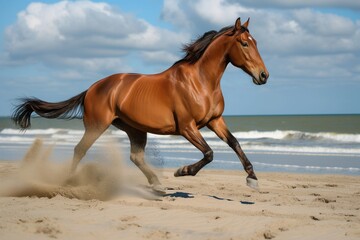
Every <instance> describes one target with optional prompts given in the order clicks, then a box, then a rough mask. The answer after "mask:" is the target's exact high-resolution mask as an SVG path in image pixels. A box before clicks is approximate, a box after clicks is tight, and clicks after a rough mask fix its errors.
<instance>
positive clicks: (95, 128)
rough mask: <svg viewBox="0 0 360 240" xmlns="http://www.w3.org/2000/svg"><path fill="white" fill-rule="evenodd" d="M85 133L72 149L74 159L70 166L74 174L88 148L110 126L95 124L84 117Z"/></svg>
mask: <svg viewBox="0 0 360 240" xmlns="http://www.w3.org/2000/svg"><path fill="white" fill-rule="evenodd" d="M84 125H85V133H84V135H83V137H82V139H81V140H80V142H79V143H78V144H77V145H76V147H75V148H74V157H73V160H72V165H71V172H72V173H74V172H75V170H76V167H77V165H78V164H79V162H80V160H81V159H82V158H83V157H84V156H85V154H86V152H87V151H88V150H89V148H90V147H91V146H92V145H93V144H94V142H95V141H96V139H98V138H99V137H100V136H101V134H103V133H104V131H105V130H106V129H107V128H108V127H109V125H110V124H99V123H98V124H95V123H94V122H92V121H89V119H87V118H86V117H84Z"/></svg>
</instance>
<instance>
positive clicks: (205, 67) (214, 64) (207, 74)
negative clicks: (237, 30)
mask: <svg viewBox="0 0 360 240" xmlns="http://www.w3.org/2000/svg"><path fill="white" fill-rule="evenodd" d="M219 38H220V37H219ZM221 41H222V40H221V39H216V40H215V41H214V42H213V43H211V44H210V45H209V46H208V48H207V49H206V51H205V52H204V54H203V56H202V57H201V58H200V59H199V60H198V62H196V64H195V65H196V67H197V68H198V71H199V72H201V74H200V76H201V79H199V80H200V81H202V82H204V83H206V84H207V85H209V87H210V88H212V89H213V90H215V89H217V88H220V80H221V77H222V75H223V73H224V71H225V69H226V66H227V64H228V63H229V62H228V60H227V58H226V54H227V47H226V44H222V43H221Z"/></svg>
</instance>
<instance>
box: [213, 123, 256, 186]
mask: <svg viewBox="0 0 360 240" xmlns="http://www.w3.org/2000/svg"><path fill="white" fill-rule="evenodd" d="M208 127H209V128H210V129H211V130H212V131H213V132H215V133H216V135H217V136H218V137H219V138H220V139H222V140H223V141H224V142H226V143H227V144H228V145H229V146H230V147H231V148H232V149H233V150H234V151H235V153H236V154H237V156H238V157H239V159H240V161H241V163H242V165H243V167H244V170H245V171H246V172H247V174H248V177H247V178H246V180H247V185H248V186H249V187H251V188H255V189H258V183H257V177H256V175H255V172H254V168H253V166H252V164H251V162H250V161H249V159H248V158H247V157H246V155H245V153H244V151H243V150H242V149H241V147H240V144H239V142H238V140H237V139H236V138H235V137H234V136H233V135H232V134H231V132H230V131H229V130H228V128H227V126H226V123H225V121H224V119H223V118H222V117H220V118H217V119H214V120H212V121H211V122H209V124H208Z"/></svg>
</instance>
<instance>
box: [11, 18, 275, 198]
mask: <svg viewBox="0 0 360 240" xmlns="http://www.w3.org/2000/svg"><path fill="white" fill-rule="evenodd" d="M248 25H249V19H248V20H247V21H246V22H245V23H244V24H243V25H242V24H241V21H240V18H238V19H237V20H236V22H235V25H234V26H230V27H225V28H223V29H221V30H220V31H219V32H217V31H210V32H207V33H205V34H204V35H203V36H202V37H200V38H199V39H197V40H196V41H194V42H193V43H191V44H189V45H186V46H185V47H184V51H185V53H186V54H185V57H184V58H183V59H181V60H179V61H177V62H176V63H174V65H173V66H171V67H170V68H169V69H167V70H165V71H164V72H162V73H158V74H153V75H145V74H133V73H123V74H115V75H111V76H109V77H106V78H104V79H102V80H99V81H98V82H96V83H95V84H93V85H92V86H91V87H90V88H89V89H88V90H86V91H84V92H82V93H80V94H79V95H77V96H75V97H73V98H70V99H69V100H66V101H63V102H58V103H49V102H45V101H42V100H39V99H37V98H26V99H22V104H20V105H19V106H17V107H16V109H15V111H14V113H13V116H12V118H13V120H14V122H15V123H16V124H17V125H19V126H20V127H21V128H22V129H26V128H28V127H30V116H31V113H32V112H35V113H37V114H38V115H40V116H41V117H45V118H68V119H70V118H75V117H78V116H79V115H82V117H83V122H84V126H85V132H84V136H83V137H82V139H81V141H80V142H79V143H78V144H77V146H76V147H75V149H74V157H73V162H72V171H74V170H75V169H76V166H77V165H78V163H79V161H80V160H81V159H82V158H83V157H84V155H85V154H86V152H87V150H88V149H89V148H90V147H91V145H92V144H93V143H94V142H95V141H96V139H97V138H99V137H100V135H101V134H102V133H103V132H104V131H105V130H106V129H107V128H108V127H109V126H110V125H114V126H115V127H117V128H119V129H121V130H123V131H125V132H126V133H127V135H128V137H129V139H130V142H131V155H130V159H131V160H132V161H133V162H134V163H135V164H136V166H138V167H139V168H140V170H141V171H142V172H143V173H144V175H145V176H146V177H147V179H148V182H149V183H150V184H151V185H152V186H153V188H154V190H156V191H162V188H161V186H160V182H159V180H158V177H157V176H156V174H155V173H154V172H153V171H152V170H151V169H150V168H149V166H148V165H147V164H146V163H145V161H144V150H145V145H146V140H147V132H149V133H154V134H165V135H181V136H183V137H185V138H186V139H187V140H188V141H189V142H190V143H192V144H193V145H194V146H195V147H196V148H197V149H199V150H200V151H201V152H202V153H203V155H204V157H203V159H201V160H200V161H198V162H196V163H194V164H191V165H188V166H183V167H181V168H179V169H178V170H177V171H176V172H175V174H174V175H175V176H176V177H178V176H186V175H192V176H194V175H196V174H197V172H198V171H199V170H200V169H201V168H203V167H204V166H205V165H206V164H208V163H210V162H211V161H212V160H213V151H212V150H211V148H210V147H209V145H208V144H207V143H206V141H205V140H204V138H203V137H202V135H201V133H200V131H199V129H201V128H202V127H205V126H206V127H208V128H209V129H211V130H212V131H214V132H215V133H216V135H217V136H218V137H219V138H220V139H221V140H223V141H225V142H226V143H227V144H228V145H229V146H230V147H231V148H232V149H233V150H234V151H235V152H236V154H237V156H238V157H239V159H240V161H241V163H242V165H243V167H244V170H245V171H246V172H247V174H248V176H247V185H248V186H250V187H253V188H257V187H258V184H257V178H256V175H255V173H254V170H253V166H252V164H251V163H250V161H249V160H248V158H247V157H246V155H245V154H244V152H243V151H242V149H241V147H240V144H239V143H238V141H237V139H236V138H235V137H234V136H233V135H232V134H231V133H230V131H229V130H228V128H227V126H226V124H225V121H224V119H223V117H222V114H223V111H224V98H223V95H222V92H221V88H220V80H221V77H222V75H223V73H224V71H225V68H226V66H227V65H228V63H231V64H233V65H234V66H236V67H238V68H241V69H242V70H243V71H245V72H246V73H248V74H249V75H250V76H251V77H252V80H253V82H254V83H255V84H257V85H261V84H265V83H266V80H267V79H268V77H269V73H268V71H267V69H266V67H265V65H264V62H263V60H262V59H261V56H260V54H259V52H258V49H257V46H256V40H255V39H254V38H253V37H252V36H251V35H250V33H249V30H248Z"/></svg>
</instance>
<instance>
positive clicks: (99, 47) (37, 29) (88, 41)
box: [5, 1, 186, 71]
mask: <svg viewBox="0 0 360 240" xmlns="http://www.w3.org/2000/svg"><path fill="white" fill-rule="evenodd" d="M185 37H186V36H185V35H184V34H183V33H178V32H171V31H168V30H165V29H161V28H158V27H155V26H153V25H151V24H149V23H147V22H146V21H144V20H142V19H137V18H135V17H134V16H132V15H129V14H125V13H122V12H120V11H118V10H116V9H114V8H113V7H112V6H110V5H109V4H107V3H95V2H91V1H76V2H72V1H71V2H70V1H61V2H58V3H54V4H45V3H31V4H30V5H29V6H28V7H27V8H26V9H25V10H24V11H22V12H20V13H19V14H18V17H17V21H16V22H15V23H14V24H12V25H11V26H9V27H8V28H7V29H6V32H5V52H6V56H7V59H6V61H7V63H8V64H9V63H13V64H28V63H37V62H40V63H42V64H45V65H51V66H52V67H55V64H54V63H56V64H58V66H61V67H63V66H66V67H71V66H72V64H73V66H77V65H79V66H80V68H81V67H82V66H85V67H86V66H87V67H88V69H89V70H94V69H99V68H101V67H105V68H109V66H108V65H107V63H109V62H112V63H114V64H111V66H110V67H114V69H113V70H114V71H115V70H119V67H118V66H119V65H121V66H122V68H121V67H120V69H129V66H125V65H124V63H123V62H124V61H121V60H117V61H115V60H114V59H115V58H119V59H120V58H125V57H126V56H127V54H129V53H133V52H136V51H139V52H142V51H155V50H156V51H165V50H166V51H171V50H173V51H175V50H176V49H177V48H178V47H179V46H180V44H181V42H182V41H183V40H184V39H185ZM84 59H85V60H84ZM102 61H103V62H104V63H102ZM69 62H71V63H72V64H68V63H69Z"/></svg>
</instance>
